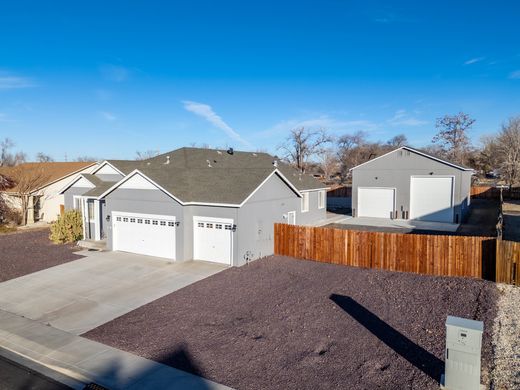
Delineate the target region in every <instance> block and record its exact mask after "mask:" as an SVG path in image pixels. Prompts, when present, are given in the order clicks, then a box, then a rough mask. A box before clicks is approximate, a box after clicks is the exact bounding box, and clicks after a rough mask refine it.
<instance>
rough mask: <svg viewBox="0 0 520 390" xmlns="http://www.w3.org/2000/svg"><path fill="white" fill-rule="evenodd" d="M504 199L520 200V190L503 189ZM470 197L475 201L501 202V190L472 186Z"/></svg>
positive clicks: (517, 188) (516, 188) (515, 188)
mask: <svg viewBox="0 0 520 390" xmlns="http://www.w3.org/2000/svg"><path fill="white" fill-rule="evenodd" d="M502 191H503V197H504V199H510V200H515V199H516V200H518V199H520V188H519V187H513V188H511V189H507V188H506V189H503V190H502ZM470 195H471V197H472V198H474V199H495V200H500V188H496V187H489V186H472V187H471V192H470Z"/></svg>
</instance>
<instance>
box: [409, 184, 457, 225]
mask: <svg viewBox="0 0 520 390" xmlns="http://www.w3.org/2000/svg"><path fill="white" fill-rule="evenodd" d="M410 218H411V219H419V220H423V221H433V222H453V177H437V176H427V177H414V176H412V178H411V183H410Z"/></svg>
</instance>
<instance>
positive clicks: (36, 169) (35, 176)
mask: <svg viewBox="0 0 520 390" xmlns="http://www.w3.org/2000/svg"><path fill="white" fill-rule="evenodd" d="M96 166H97V163H95V162H77V161H74V162H38V163H36V162H34V163H24V164H19V165H17V166H14V167H0V174H1V175H4V176H6V177H8V178H9V179H10V180H12V181H13V182H14V183H15V186H14V187H11V188H9V189H7V190H5V191H3V192H2V194H1V196H3V197H4V199H5V201H6V203H7V205H8V206H9V207H12V208H15V209H17V210H20V211H22V199H21V197H22V196H26V197H27V200H28V205H27V206H28V207H27V222H28V223H33V222H37V221H45V222H53V221H55V220H56V219H57V218H58V216H59V215H60V212H61V210H62V208H63V207H64V205H65V197H64V195H63V194H61V193H60V191H61V189H62V188H63V186H65V185H66V184H67V183H69V182H70V180H71V179H73V178H75V177H77V176H78V175H79V174H80V173H88V172H90V171H92V170H93V169H94V168H95V167H96Z"/></svg>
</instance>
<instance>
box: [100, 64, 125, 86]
mask: <svg viewBox="0 0 520 390" xmlns="http://www.w3.org/2000/svg"><path fill="white" fill-rule="evenodd" d="M99 71H100V72H101V75H102V76H103V77H104V78H105V79H107V80H109V81H115V82H116V83H121V82H123V81H126V80H128V78H129V77H130V73H131V72H130V70H129V69H128V68H125V67H123V66H119V65H112V64H106V65H102V66H100V67H99Z"/></svg>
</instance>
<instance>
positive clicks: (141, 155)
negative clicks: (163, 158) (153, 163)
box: [135, 150, 159, 160]
mask: <svg viewBox="0 0 520 390" xmlns="http://www.w3.org/2000/svg"><path fill="white" fill-rule="evenodd" d="M158 155H159V151H158V150H145V151H144V152H140V151H137V152H135V159H136V160H148V159H149V158H152V157H155V156H158Z"/></svg>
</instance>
